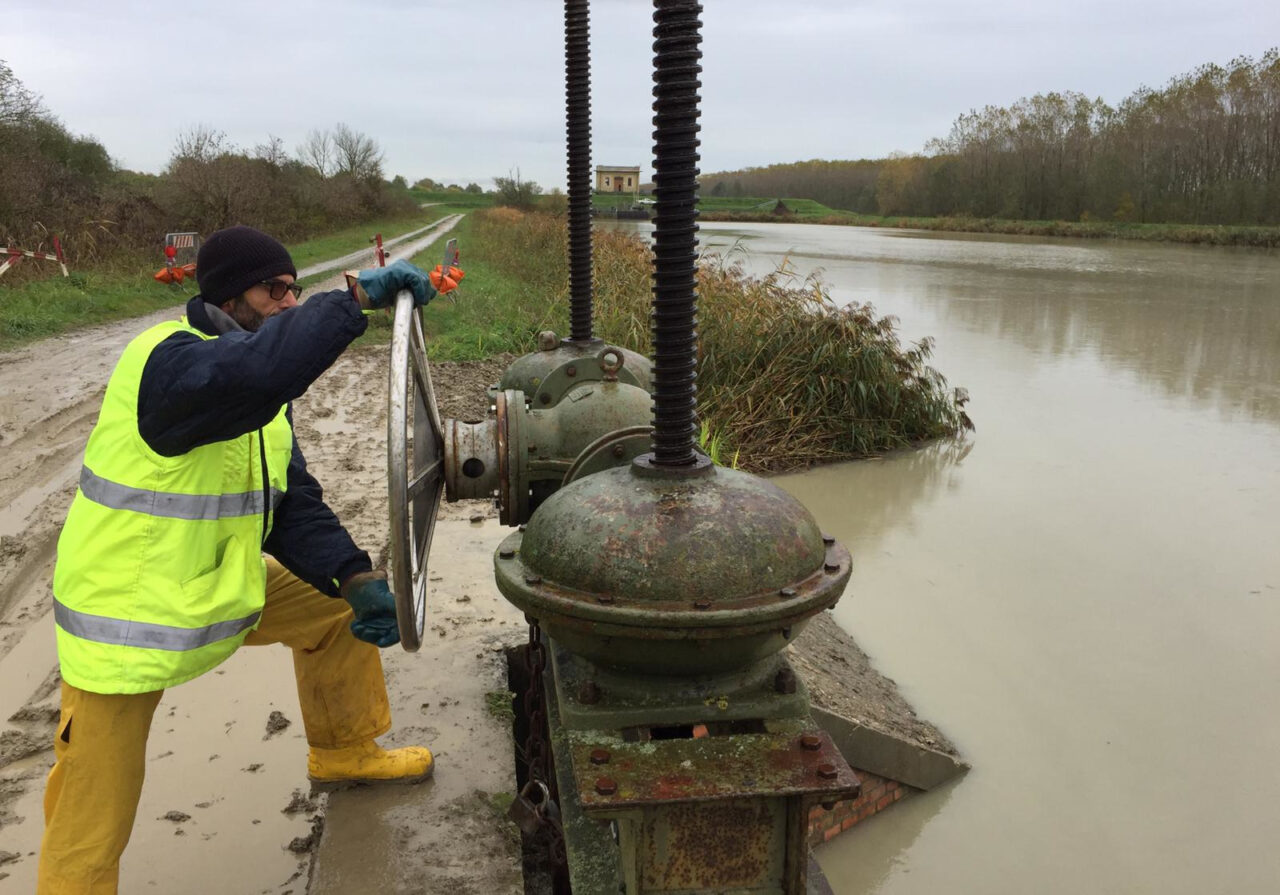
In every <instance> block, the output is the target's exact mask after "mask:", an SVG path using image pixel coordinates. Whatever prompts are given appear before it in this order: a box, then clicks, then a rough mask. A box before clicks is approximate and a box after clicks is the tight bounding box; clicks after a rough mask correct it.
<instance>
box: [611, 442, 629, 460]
mask: <svg viewBox="0 0 1280 895" xmlns="http://www.w3.org/2000/svg"><path fill="white" fill-rule="evenodd" d="M626 452H627V449H626V448H625V447H623V446H622V445H620V444H615V445H614V446H613V455H614V456H615V457H621V456H623V455H624V454H625V453H626Z"/></svg>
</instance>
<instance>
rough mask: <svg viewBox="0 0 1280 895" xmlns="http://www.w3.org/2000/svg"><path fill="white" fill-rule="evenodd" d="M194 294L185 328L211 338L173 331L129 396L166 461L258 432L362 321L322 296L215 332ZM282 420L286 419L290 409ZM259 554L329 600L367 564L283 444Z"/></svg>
mask: <svg viewBox="0 0 1280 895" xmlns="http://www.w3.org/2000/svg"><path fill="white" fill-rule="evenodd" d="M207 308H208V306H207V305H206V304H205V303H204V301H203V300H202V299H201V298H200V296H198V295H197V296H196V297H195V298H193V299H191V301H190V302H188V303H187V322H188V323H190V324H191V326H193V327H194V328H196V329H198V330H200V331H201V332H204V333H208V334H209V335H211V336H218V338H216V339H211V340H205V339H201V338H199V337H198V336H195V335H193V334H192V333H175V334H174V335H172V336H170V337H169V338H167V339H165V340H164V341H163V342H161V343H160V344H159V345H157V346H156V347H155V349H154V350H153V351H152V352H151V356H150V357H149V358H148V359H147V363H146V366H145V367H143V370H142V384H141V387H140V390H139V393H138V432H139V433H140V434H141V435H142V438H143V440H145V441H146V443H147V445H148V446H149V447H150V448H151V449H152V450H153V451H155V452H156V453H158V454H161V455H163V456H166V457H176V456H178V455H179V454H185V453H186V452H187V451H189V450H191V449H192V448H196V447H199V446H200V445H204V444H210V443H211V442H215V441H225V440H227V439H229V438H238V437H240V436H241V435H244V434H246V433H248V432H253V431H255V430H257V429H260V428H262V427H263V426H265V425H266V424H267V423H269V422H270V421H271V420H272V419H274V418H275V415H276V414H277V413H279V412H280V408H281V406H283V405H288V404H289V402H290V401H292V400H293V399H294V398H298V397H301V396H302V394H303V393H304V392H306V390H307V388H308V387H309V386H310V385H311V383H313V382H314V381H315V380H316V379H317V378H319V376H320V374H321V373H323V372H324V371H325V370H327V369H328V368H329V366H330V365H331V364H333V362H334V361H335V360H337V359H338V355H340V354H342V352H343V350H344V349H345V348H346V347H347V346H348V345H349V344H351V342H352V340H353V339H355V338H356V337H357V336H359V335H360V334H361V333H363V332H364V331H365V328H366V327H367V326H368V322H367V321H366V320H365V318H364V315H363V314H362V313H361V312H360V306H359V305H358V304H356V302H355V301H354V300H352V298H351V294H350V293H349V292H346V291H336V292H324V293H321V294H319V295H314V296H312V297H311V298H309V299H307V301H306V302H305V303H304V304H301V305H299V306H298V307H296V308H291V309H290V310H287V311H283V312H281V313H279V314H276V315H274V316H272V317H269V318H267V320H266V321H265V322H264V323H263V324H262V327H261V328H260V329H259V330H258V331H257V332H252V333H251V332H245V331H243V330H237V331H232V332H225V333H223V334H221V335H219V332H218V327H217V325H216V324H215V322H214V320H213V319H212V318H211V317H210V314H209V312H208V310H207ZM288 412H289V422H290V424H292V422H293V410H292V407H291V406H290V407H289V409H288ZM262 549H263V550H264V551H265V552H267V553H269V554H271V555H272V556H274V557H275V558H276V559H277V560H279V561H280V563H281V565H283V566H284V567H285V568H286V569H288V570H289V571H290V572H293V574H295V575H297V576H298V577H299V578H301V579H302V580H303V581H306V582H307V583H308V584H310V585H311V586H312V587H315V588H316V589H317V590H320V591H321V592H323V593H326V594H328V595H329V596H331V597H336V596H338V589H337V586H336V585H335V584H334V580H335V579H336V580H337V581H339V582H341V581H345V580H346V579H347V578H349V577H350V576H352V575H354V574H356V573H357V572H367V571H369V570H370V569H372V568H373V565H372V563H371V562H370V561H369V554H368V553H365V552H364V551H363V550H361V549H360V548H359V547H357V546H356V545H355V542H354V541H352V540H351V536H350V535H349V534H347V530H346V529H345V528H343V527H342V524H341V523H340V522H339V521H338V517H337V516H335V515H334V514H333V511H332V510H331V509H329V507H328V505H326V504H325V502H324V494H323V492H322V490H321V488H320V483H319V482H317V481H316V480H315V478H314V477H313V476H312V475H311V473H309V472H307V461H306V459H304V458H303V456H302V450H301V449H300V448H299V447H298V438H297V435H296V434H295V435H294V439H293V457H292V459H290V461H289V472H288V489H287V491H286V493H285V496H284V499H283V500H281V502H280V505H279V506H278V507H277V508H276V511H275V516H274V519H273V524H272V528H271V534H270V535H269V536H268V537H267V540H266V543H265V544H263V547H262Z"/></svg>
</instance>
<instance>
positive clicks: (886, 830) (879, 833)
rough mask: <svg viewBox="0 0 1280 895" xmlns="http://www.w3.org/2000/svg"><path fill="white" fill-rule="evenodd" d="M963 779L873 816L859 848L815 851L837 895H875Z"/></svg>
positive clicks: (861, 830)
mask: <svg viewBox="0 0 1280 895" xmlns="http://www.w3.org/2000/svg"><path fill="white" fill-rule="evenodd" d="M963 782H964V780H963V778H960V779H959V780H954V781H952V782H950V783H948V784H946V785H944V786H940V787H938V788H937V789H934V790H931V791H930V792H922V793H916V794H913V795H911V796H910V797H908V798H907V799H905V800H904V801H902V802H899V803H898V804H896V805H894V806H893V812H892V814H888V813H886V814H885V815H883V816H880V815H873V816H872V817H869V818H868V819H867V820H865V821H863V822H862V823H860V824H859V825H858V828H857V834H856V835H857V844H858V847H857V848H850V847H849V843H848V842H840V841H836V842H829V843H825V844H823V845H821V846H819V847H818V848H816V849H814V857H815V858H817V859H818V863H819V864H820V865H821V866H822V870H823V873H825V874H826V876H827V878H828V881H835V882H838V884H839V886H838V887H836V888H835V892H836V893H837V895H848V893H850V892H873V891H875V890H876V888H878V887H879V886H880V885H882V884H883V883H884V882H885V881H886V880H888V879H889V877H890V876H891V875H893V873H895V872H896V871H898V870H900V869H901V867H902V864H903V856H904V855H905V853H906V852H907V850H908V849H909V848H911V846H912V845H913V844H914V843H915V841H916V839H917V838H918V837H919V836H920V832H921V831H922V830H923V829H924V828H925V825H927V824H928V823H929V821H931V820H933V818H934V817H936V816H938V815H939V814H941V813H942V812H943V810H944V809H945V808H946V806H947V802H948V801H949V800H950V799H951V793H952V792H954V791H955V788H956V787H957V786H960V785H962V784H963Z"/></svg>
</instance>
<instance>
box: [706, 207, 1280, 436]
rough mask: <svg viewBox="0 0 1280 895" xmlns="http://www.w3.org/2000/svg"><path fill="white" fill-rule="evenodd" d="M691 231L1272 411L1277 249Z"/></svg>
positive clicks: (1063, 351)
mask: <svg viewBox="0 0 1280 895" xmlns="http://www.w3.org/2000/svg"><path fill="white" fill-rule="evenodd" d="M713 226H714V225H713ZM703 241H704V243H705V244H706V245H707V246H708V247H709V248H711V249H712V250H718V251H724V250H725V249H726V248H727V247H729V246H733V247H735V252H734V254H733V255H732V257H733V258H735V259H737V260H741V261H742V262H743V263H744V266H745V267H746V268H747V269H748V270H750V271H752V272H754V273H760V272H762V271H764V270H768V269H772V268H773V267H774V266H776V264H777V263H778V261H779V259H781V258H783V257H786V258H789V259H791V261H792V262H793V263H795V264H797V266H798V267H799V269H800V270H801V271H802V272H806V273H807V272H808V271H809V270H812V269H814V268H817V269H819V270H820V271H821V275H822V277H823V279H824V280H825V281H826V282H828V283H829V285H830V286H831V291H832V295H833V297H834V298H836V299H837V300H844V301H870V302H872V303H873V304H875V305H876V306H877V307H878V308H880V309H881V311H882V312H884V311H888V310H892V311H894V312H895V313H899V314H901V313H904V307H914V308H915V309H916V310H917V312H918V313H921V314H925V315H928V316H930V317H933V318H935V319H936V321H937V322H938V323H939V324H941V326H938V327H937V329H938V330H946V329H952V328H957V329H958V328H963V329H965V330H969V331H971V332H977V333H982V334H986V335H992V336H996V337H998V338H999V339H1001V340H1009V341H1012V342H1014V343H1017V344H1020V345H1022V346H1024V347H1025V348H1027V349H1030V350H1031V351H1032V352H1034V353H1035V354H1037V355H1039V356H1041V357H1051V358H1064V357H1071V356H1074V355H1078V354H1080V353H1082V352H1092V353H1094V354H1096V355H1097V356H1098V357H1099V358H1100V359H1101V360H1102V361H1103V362H1104V364H1105V365H1106V366H1107V367H1108V368H1109V369H1111V370H1112V371H1113V372H1116V371H1123V372H1125V373H1130V374H1133V375H1136V376H1137V377H1138V378H1139V379H1140V380H1141V381H1142V382H1143V383H1144V384H1146V385H1148V386H1150V387H1153V388H1155V389H1157V390H1158V391H1159V392H1160V393H1162V394H1163V395H1165V396H1166V397H1169V398H1173V399H1178V400H1186V401H1190V402H1193V403H1195V404H1197V405H1199V406H1202V407H1214V408H1216V409H1218V410H1220V411H1222V412H1223V413H1226V414H1232V415H1233V414H1241V415H1244V416H1246V417H1248V418H1251V419H1256V420H1265V421H1267V422H1271V423H1276V422H1280V351H1277V350H1276V346H1277V345H1280V253H1276V252H1271V251H1259V250H1241V249H1222V248H1211V247H1199V246H1197V247H1188V246H1175V245H1160V244H1153V245H1148V244H1142V243H1123V242H1103V243H1092V242H1089V243H1085V242H1081V241H1078V240H1077V241H1069V240H1048V239H1037V238H1027V237H1023V238H1019V237H993V236H988V235H983V234H945V235H944V234H934V233H923V232H918V231H898V232H891V231H873V230H864V229H862V228H839V227H825V228H823V227H816V226H805V225H799V226H795V227H793V228H789V227H785V226H779V225H732V228H731V229H725V230H718V229H717V230H714V231H713V232H711V233H704V234H703ZM925 334H936V332H932V331H931V332H929V333H925V332H919V333H908V335H910V336H912V337H915V338H918V337H919V336H921V335H925ZM944 372H946V370H945V369H944Z"/></svg>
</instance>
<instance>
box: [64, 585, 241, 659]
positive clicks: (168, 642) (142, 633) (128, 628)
mask: <svg viewBox="0 0 1280 895" xmlns="http://www.w3.org/2000/svg"><path fill="white" fill-rule="evenodd" d="M260 615H262V613H261V612H255V613H253V614H252V615H249V616H246V617H245V618H237V619H232V620H231V621H225V622H217V623H216V624H212V625H205V626H204V627H203V628H174V627H171V626H169V625H156V624H151V623H148V622H136V621H129V620H128V619H120V618H108V617H107V616H105V615H90V614H89V613H87V612H77V611H76V610H74V609H72V608H70V607H69V606H66V605H64V604H63V603H62V602H61V601H60V600H58V598H57V597H54V599H53V619H54V621H56V622H57V623H58V624H59V625H60V626H61V627H62V629H63V630H64V631H66V632H67V633H68V634H74V635H75V636H77V637H82V638H84V639H85V640H92V641H94V642H95V643H111V644H115V645H116V646H144V647H146V648H148V649H164V650H191V649H197V648H198V647H202V646H208V645H209V644H211V643H217V642H218V641H219V640H226V639H227V638H228V637H233V636H235V635H236V634H239V633H240V632H241V631H244V630H247V629H249V628H252V627H253V626H254V625H255V624H256V623H257V621H258V616H260Z"/></svg>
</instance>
